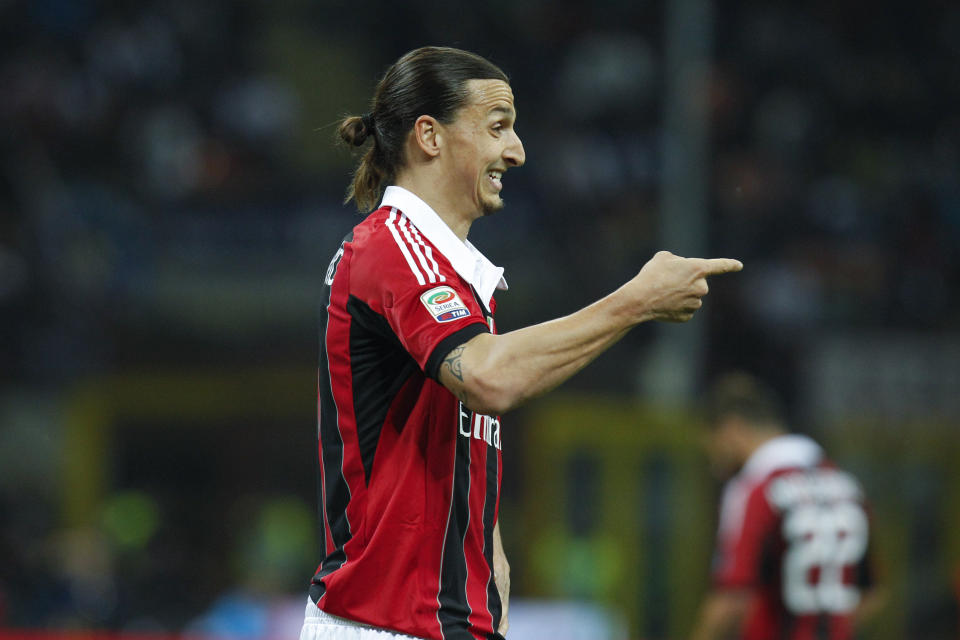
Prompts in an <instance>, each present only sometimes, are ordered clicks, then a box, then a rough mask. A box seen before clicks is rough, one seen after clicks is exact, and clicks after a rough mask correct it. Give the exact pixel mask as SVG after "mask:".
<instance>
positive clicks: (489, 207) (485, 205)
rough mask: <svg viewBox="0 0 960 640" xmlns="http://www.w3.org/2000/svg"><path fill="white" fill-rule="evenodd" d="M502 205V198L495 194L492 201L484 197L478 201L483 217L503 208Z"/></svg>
mask: <svg viewBox="0 0 960 640" xmlns="http://www.w3.org/2000/svg"><path fill="white" fill-rule="evenodd" d="M503 206H504V202H503V198H501V197H500V196H496V199H495V200H493V201H491V200H487V199H484V200H483V201H482V202H481V203H480V213H482V214H483V216H484V217H487V216H492V215H493V214H495V213H496V212H497V211H500V210H501V209H503Z"/></svg>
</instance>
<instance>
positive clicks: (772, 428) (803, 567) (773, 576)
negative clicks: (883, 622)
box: [693, 373, 880, 640]
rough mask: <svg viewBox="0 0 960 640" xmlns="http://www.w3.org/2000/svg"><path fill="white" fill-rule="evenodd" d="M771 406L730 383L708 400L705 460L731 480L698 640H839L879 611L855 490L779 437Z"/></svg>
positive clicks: (742, 380) (759, 394) (818, 451)
mask: <svg viewBox="0 0 960 640" xmlns="http://www.w3.org/2000/svg"><path fill="white" fill-rule="evenodd" d="M778 402H779V401H778V399H777V397H776V396H775V394H774V393H773V392H772V391H771V390H770V389H769V388H767V387H766V386H765V385H764V384H763V383H762V382H760V381H759V380H757V379H756V378H754V377H752V376H749V375H747V374H744V373H731V374H727V375H726V376H724V377H721V378H720V379H718V380H717V382H716V383H715V384H714V386H713V388H712V390H711V392H710V394H709V400H708V403H707V404H708V411H707V413H708V423H709V428H710V446H709V451H710V454H711V457H712V459H713V462H714V465H715V467H716V468H717V470H718V471H720V472H723V473H725V474H727V475H729V473H730V472H732V471H737V473H736V475H734V476H733V477H732V478H731V479H730V480H729V481H728V482H727V484H726V485H725V487H724V491H723V497H722V502H721V506H720V526H719V532H718V536H717V547H716V554H715V556H714V565H713V588H712V591H711V592H710V593H709V594H708V595H707V598H706V600H705V602H704V603H703V604H702V607H701V612H700V617H699V621H698V623H697V626H696V627H695V629H694V633H693V638H694V639H695V640H708V639H712V638H728V637H730V633H731V632H733V631H736V632H737V636H736V637H740V638H744V639H745V640H769V639H771V638H783V639H784V640H815V639H821V638H822V639H824V640H846V639H848V638H852V637H853V633H854V627H855V626H856V622H858V621H859V620H861V619H863V618H865V617H866V616H868V615H872V613H873V612H874V611H875V610H876V608H877V607H878V606H879V604H880V600H879V592H878V591H877V590H876V589H872V576H871V567H870V563H869V555H870V554H869V549H868V548H869V546H870V518H869V517H868V514H867V510H866V507H865V506H864V505H865V503H864V495H863V489H862V488H861V486H860V484H859V483H858V482H857V480H856V479H855V478H854V477H853V476H852V475H850V474H849V473H847V472H845V471H842V470H840V469H838V468H837V467H836V466H834V465H833V464H832V463H831V462H830V461H829V460H828V459H827V458H826V456H825V454H824V451H823V449H822V448H821V447H820V446H819V445H818V444H817V443H816V442H814V441H813V440H812V439H810V438H808V437H806V436H803V435H798V434H791V433H788V432H787V430H786V427H785V421H784V419H783V418H782V414H781V411H780V409H779V406H778Z"/></svg>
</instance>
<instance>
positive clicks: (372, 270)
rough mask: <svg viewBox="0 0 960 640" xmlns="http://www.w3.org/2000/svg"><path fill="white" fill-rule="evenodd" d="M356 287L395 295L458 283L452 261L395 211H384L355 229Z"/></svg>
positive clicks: (353, 253) (353, 260) (371, 216)
mask: <svg viewBox="0 0 960 640" xmlns="http://www.w3.org/2000/svg"><path fill="white" fill-rule="evenodd" d="M351 254H352V255H351V265H352V272H353V277H352V278H351V280H352V281H353V282H354V284H355V285H357V286H360V287H362V288H373V289H376V290H382V289H390V290H393V291H394V293H398V292H399V290H403V289H407V288H423V287H431V286H436V285H440V284H452V283H455V282H457V281H458V280H459V277H458V276H457V275H456V273H455V271H454V269H453V267H452V266H451V265H450V262H449V260H447V258H446V257H445V256H444V255H443V254H442V253H441V252H440V251H438V250H437V249H436V247H434V245H433V244H432V243H431V242H430V241H429V240H428V239H427V238H426V237H425V236H423V235H422V234H421V233H420V231H419V230H418V229H417V228H416V226H415V225H414V224H413V223H412V222H411V221H410V220H409V219H408V218H407V217H406V216H405V215H404V214H403V212H402V211H400V210H399V209H397V208H396V207H381V208H380V209H377V210H376V211H374V212H373V213H371V214H370V215H368V216H367V218H366V219H365V220H364V221H363V222H361V223H360V224H358V225H357V226H356V227H354V233H353V241H352V244H351Z"/></svg>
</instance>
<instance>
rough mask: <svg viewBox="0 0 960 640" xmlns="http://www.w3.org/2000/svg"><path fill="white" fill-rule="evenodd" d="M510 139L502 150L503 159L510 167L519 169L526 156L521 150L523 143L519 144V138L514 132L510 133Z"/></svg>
mask: <svg viewBox="0 0 960 640" xmlns="http://www.w3.org/2000/svg"><path fill="white" fill-rule="evenodd" d="M510 133H511V135H512V139H511V140H510V143H509V144H508V145H507V146H506V148H504V150H503V159H504V161H506V163H507V164H509V165H510V166H511V167H519V166H521V165H522V164H523V163H524V161H526V159H527V154H526V153H525V152H524V150H523V143H522V142H520V136H518V135H517V132H516V131H513V130H511V131H510Z"/></svg>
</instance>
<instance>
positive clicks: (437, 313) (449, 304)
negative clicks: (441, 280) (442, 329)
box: [420, 287, 470, 322]
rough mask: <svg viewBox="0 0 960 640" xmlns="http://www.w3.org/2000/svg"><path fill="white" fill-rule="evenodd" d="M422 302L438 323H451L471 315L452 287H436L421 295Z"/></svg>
mask: <svg viewBox="0 0 960 640" xmlns="http://www.w3.org/2000/svg"><path fill="white" fill-rule="evenodd" d="M420 302H422V303H423V306H425V307H426V308H427V311H429V312H430V315H432V316H433V319H434V320H436V321H437V322H451V321H453V320H456V319H458V318H464V317H466V316H468V315H470V310H469V309H467V305H465V304H463V300H461V299H460V296H459V295H457V292H456V291H454V290H453V289H451V288H450V287H434V288H433V289H430V291H426V292H424V293H422V294H420Z"/></svg>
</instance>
